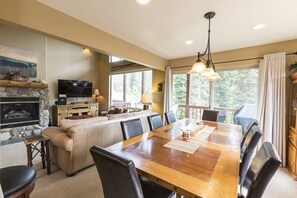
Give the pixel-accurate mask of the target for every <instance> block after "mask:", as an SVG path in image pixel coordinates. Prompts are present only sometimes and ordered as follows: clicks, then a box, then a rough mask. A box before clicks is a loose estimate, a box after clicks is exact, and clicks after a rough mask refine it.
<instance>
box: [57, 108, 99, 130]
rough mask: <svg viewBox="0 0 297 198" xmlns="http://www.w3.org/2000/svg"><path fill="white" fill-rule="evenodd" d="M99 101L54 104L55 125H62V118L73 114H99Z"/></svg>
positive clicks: (95, 115)
mask: <svg viewBox="0 0 297 198" xmlns="http://www.w3.org/2000/svg"><path fill="white" fill-rule="evenodd" d="M98 111H99V107H98V103H91V104H71V105H54V106H53V125H54V126H60V120H62V119H64V118H67V117H71V116H84V115H89V116H94V117H97V116H98Z"/></svg>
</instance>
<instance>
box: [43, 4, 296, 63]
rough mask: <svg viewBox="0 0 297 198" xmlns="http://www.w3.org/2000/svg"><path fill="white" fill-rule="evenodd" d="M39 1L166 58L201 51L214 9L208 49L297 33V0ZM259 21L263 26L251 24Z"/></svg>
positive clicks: (286, 37) (268, 40) (258, 42)
mask: <svg viewBox="0 0 297 198" xmlns="http://www.w3.org/2000/svg"><path fill="white" fill-rule="evenodd" d="M38 1H39V2H41V3H44V4H46V5H48V6H50V7H52V8H54V9H56V10H59V11H61V12H63V13H65V14H67V15H70V16H72V17H74V18H77V19H79V20H81V21H83V22H85V23H88V24H90V25H92V26H94V27H97V28H98V29H101V30H103V31H105V32H108V33H110V34H112V35H114V36H117V37H119V38H121V39H123V40H126V41H128V42H130V43H132V44H134V45H136V46H139V47H141V48H143V49H145V50H147V51H150V52H152V53H154V54H156V55H159V56H161V57H163V58H165V59H175V58H180V57H186V56H193V55H196V54H197V52H198V51H204V49H205V47H206V42H207V28H208V20H207V19H205V18H204V14H205V13H206V12H208V11H214V12H216V16H215V17H214V18H213V19H212V21H211V31H212V32H211V48H212V49H211V51H212V52H217V51H225V50H231V49H238V48H244V47H249V46H255V45H262V44H267V43H274V42H279V41H285V40H291V39H296V38H297V0H282V1H280V0H151V2H150V3H149V4H148V5H147V6H140V5H138V4H136V3H135V0H38ZM260 23H265V24H266V27H265V28H264V29H261V30H258V31H255V30H253V29H252V27H253V26H255V25H257V24H260ZM186 40H193V41H194V43H193V44H192V45H185V44H184V42H185V41H186ZM296 48H297V46H296Z"/></svg>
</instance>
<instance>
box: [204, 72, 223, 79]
mask: <svg viewBox="0 0 297 198" xmlns="http://www.w3.org/2000/svg"><path fill="white" fill-rule="evenodd" d="M207 79H208V80H209V81H215V80H221V79H222V78H221V77H220V75H219V74H218V73H216V72H215V73H214V74H213V75H211V76H209V77H208V78H207Z"/></svg>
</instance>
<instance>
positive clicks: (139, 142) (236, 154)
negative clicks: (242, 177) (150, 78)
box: [107, 119, 242, 198]
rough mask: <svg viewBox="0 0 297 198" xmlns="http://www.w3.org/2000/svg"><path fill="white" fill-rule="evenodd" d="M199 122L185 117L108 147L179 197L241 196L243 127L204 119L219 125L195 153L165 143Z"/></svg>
mask: <svg viewBox="0 0 297 198" xmlns="http://www.w3.org/2000/svg"><path fill="white" fill-rule="evenodd" d="M196 123H197V120H192V119H182V120H179V121H177V122H175V123H173V124H170V125H165V126H163V127H161V128H158V129H156V130H154V131H150V132H148V133H144V134H143V135H140V136H136V137H134V138H131V139H129V140H126V141H123V142H119V143H117V144H114V145H112V146H110V147H108V148H107V149H108V150H110V151H112V152H115V153H118V154H120V155H124V156H126V157H128V158H130V159H131V160H133V162H134V164H135V167H136V169H137V172H138V174H139V175H142V176H144V177H147V178H148V179H150V180H152V181H154V182H156V183H158V184H160V185H162V186H164V187H166V188H168V189H171V190H173V191H175V192H176V193H177V196H181V195H183V196H186V197H214V198H215V197H237V187H238V177H239V161H240V140H241V134H242V133H241V126H239V125H233V124H227V123H219V122H210V121H204V124H203V125H206V126H210V127H215V128H214V130H213V131H212V132H211V133H210V134H209V136H208V137H207V138H206V139H205V141H203V142H202V144H201V145H200V146H199V147H198V148H197V149H196V151H195V152H194V153H193V154H191V153H187V152H183V151H180V150H176V149H173V148H168V147H165V146H164V145H165V144H167V143H168V142H170V141H171V140H173V139H181V134H182V131H181V129H182V128H184V127H187V126H189V125H196Z"/></svg>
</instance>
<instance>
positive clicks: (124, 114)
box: [108, 113, 132, 120]
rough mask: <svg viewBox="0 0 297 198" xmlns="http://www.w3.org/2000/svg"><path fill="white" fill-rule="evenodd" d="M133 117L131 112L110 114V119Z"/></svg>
mask: <svg viewBox="0 0 297 198" xmlns="http://www.w3.org/2000/svg"><path fill="white" fill-rule="evenodd" d="M130 117H132V114H131V113H122V114H110V115H108V119H109V120H118V119H123V118H130Z"/></svg>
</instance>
